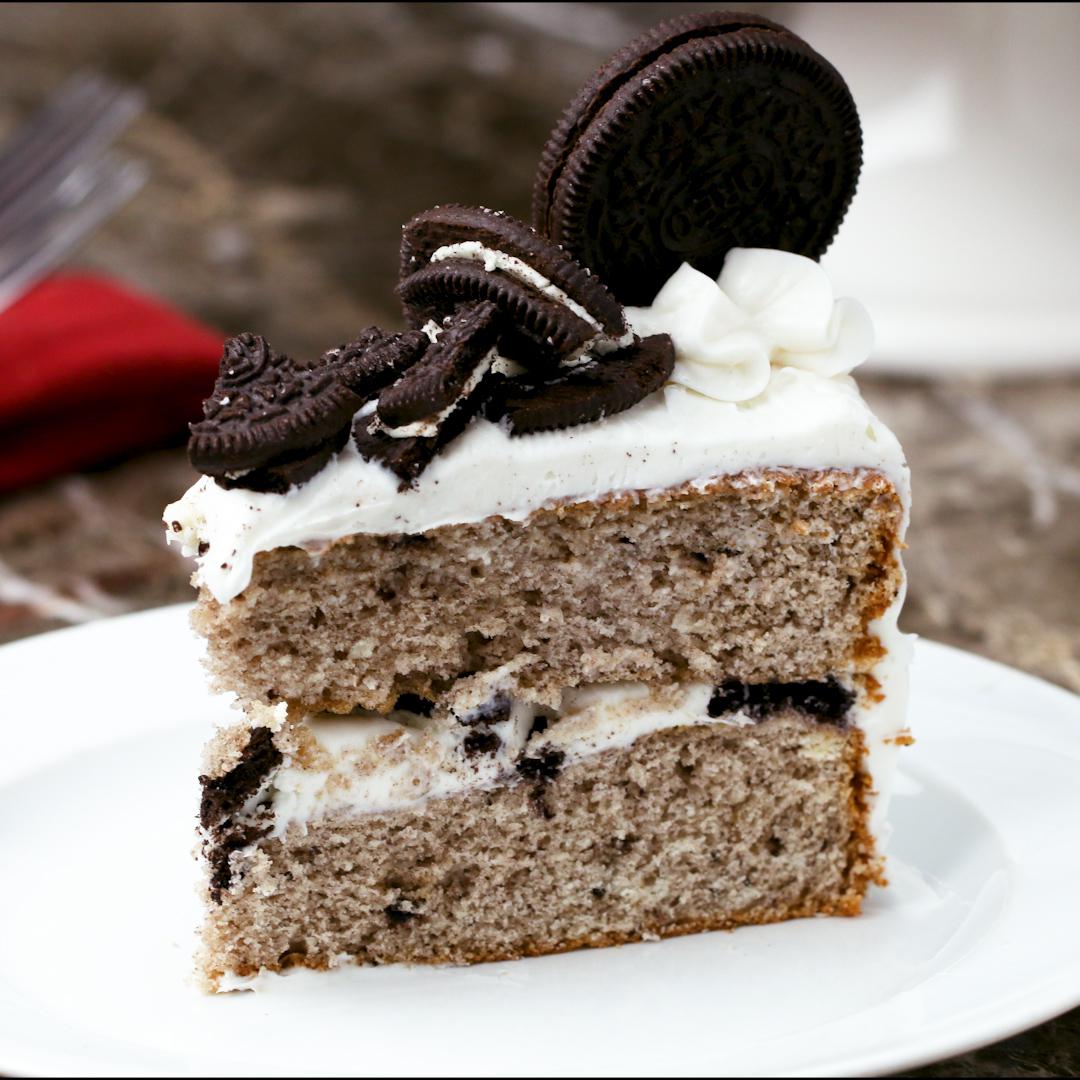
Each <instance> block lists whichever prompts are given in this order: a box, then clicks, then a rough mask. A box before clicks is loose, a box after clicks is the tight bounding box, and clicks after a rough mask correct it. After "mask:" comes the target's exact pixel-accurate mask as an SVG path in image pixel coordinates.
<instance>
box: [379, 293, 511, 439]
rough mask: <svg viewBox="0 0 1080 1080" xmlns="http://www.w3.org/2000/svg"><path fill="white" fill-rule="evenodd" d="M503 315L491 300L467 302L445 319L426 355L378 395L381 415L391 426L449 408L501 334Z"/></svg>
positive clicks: (414, 420) (465, 390)
mask: <svg viewBox="0 0 1080 1080" xmlns="http://www.w3.org/2000/svg"><path fill="white" fill-rule="evenodd" d="M502 323H503V317H502V315H501V314H500V312H499V309H498V308H497V307H496V306H495V305H494V304H492V303H488V302H481V303H478V304H474V305H473V306H472V307H469V308H466V309H464V310H463V311H462V313H461V314H460V315H458V316H456V317H455V318H453V319H451V321H450V322H449V323H448V324H446V325H445V327H444V328H443V330H442V331H441V333H440V334H439V337H438V339H437V340H436V341H435V343H434V344H433V345H430V346H429V347H428V349H427V351H426V353H425V354H424V358H423V361H422V362H421V363H418V364H413V365H412V367H410V368H409V370H408V371H407V372H406V373H405V374H404V375H402V377H401V378H400V379H398V381H397V382H395V383H394V384H393V385H392V386H390V387H388V388H387V389H386V390H384V391H383V392H382V393H381V394H380V395H379V406H378V412H379V419H380V420H381V421H382V423H383V424H385V425H386V427H388V428H399V427H406V426H407V425H409V424H415V423H418V422H421V421H424V420H427V419H429V418H432V417H438V416H439V415H440V414H441V413H443V412H445V411H446V410H447V409H449V408H450V407H451V406H452V405H453V404H454V403H455V402H456V401H457V400H458V399H459V398H460V397H462V396H463V395H464V394H465V393H466V392H467V391H468V389H469V383H470V381H472V380H473V379H474V378H475V376H476V375H477V373H478V372H479V374H480V376H481V378H482V377H483V375H484V374H486V372H483V371H479V368H480V366H481V365H482V364H484V363H485V362H486V363H487V364H488V366H489V367H490V353H491V350H492V349H493V348H494V347H495V343H496V342H497V341H498V340H499V334H500V332H501V330H502Z"/></svg>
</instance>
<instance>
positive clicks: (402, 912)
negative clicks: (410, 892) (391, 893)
mask: <svg viewBox="0 0 1080 1080" xmlns="http://www.w3.org/2000/svg"><path fill="white" fill-rule="evenodd" d="M419 908H420V905H419V904H417V903H416V902H415V901H413V900H407V899H401V900H395V901H394V903H392V904H389V905H388V906H387V907H385V908H383V912H384V914H385V915H386V917H387V919H388V920H389V921H390V925H391V926H404V925H405V924H406V923H408V922H411V921H412V920H413V919H419V918H420V916H421V915H422V914H423V912H422V911H420V910H419Z"/></svg>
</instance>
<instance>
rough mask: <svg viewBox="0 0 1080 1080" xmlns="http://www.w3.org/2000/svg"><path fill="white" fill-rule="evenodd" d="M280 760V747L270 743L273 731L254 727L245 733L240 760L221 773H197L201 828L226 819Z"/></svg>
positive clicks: (261, 783)
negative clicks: (204, 774)
mask: <svg viewBox="0 0 1080 1080" xmlns="http://www.w3.org/2000/svg"><path fill="white" fill-rule="evenodd" d="M281 762H282V754H281V751H280V750H279V749H278V748H277V747H276V746H275V745H274V733H273V732H272V731H271V730H270V729H269V728H266V727H258V728H255V729H254V730H253V731H252V732H251V734H250V735H249V736H248V741H247V746H245V747H244V750H243V752H242V753H241V755H240V760H239V762H237V764H236V765H234V766H233V767H232V768H231V769H230V770H229V771H228V772H227V773H225V775H224V776H216V777H213V778H210V777H209V776H200V777H199V783H200V784H201V785H202V800H201V802H200V804H199V821H200V822H201V824H202V827H203V828H204V829H214V828H216V827H217V826H218V825H220V824H221V823H222V822H223V821H226V820H228V819H229V818H231V817H232V815H233V814H235V813H236V812H237V811H238V810H239V809H240V808H241V807H242V806H243V805H244V803H246V802H247V801H248V799H250V798H251V796H252V795H254V794H255V793H256V792H257V791H258V790H259V788H261V787H262V785H263V782H264V781H265V780H266V778H267V776H269V775H270V773H271V772H272V771H273V770H274V769H276V768H277V767H278V765H280V764H281Z"/></svg>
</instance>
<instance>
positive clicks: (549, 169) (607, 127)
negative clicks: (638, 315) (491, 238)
mask: <svg viewBox="0 0 1080 1080" xmlns="http://www.w3.org/2000/svg"><path fill="white" fill-rule="evenodd" d="M861 161H862V140H861V134H860V129H859V120H858V114H857V112H856V109H855V104H854V102H853V101H852V98H851V94H850V92H849V91H848V88H847V85H846V84H845V83H844V80H843V79H842V78H841V77H840V75H839V74H838V73H837V72H836V70H835V69H834V68H833V67H832V65H831V64H829V63H828V61H826V60H825V59H824V58H822V57H821V56H819V55H818V54H817V53H816V52H815V51H814V50H813V49H811V48H810V46H809V45H807V44H806V43H805V42H804V41H802V40H801V39H800V38H798V37H796V36H795V35H794V34H792V33H791V32H790V31H787V30H785V29H783V28H782V27H780V26H778V25H777V24H775V23H772V22H770V21H769V20H767V19H762V18H761V17H759V16H754V15H744V14H741V13H737V12H736V13H719V14H711V15H691V16H687V17H685V18H683V19H677V20H673V21H672V22H669V23H665V24H662V25H661V26H659V27H657V28H656V29H655V30H653V31H651V32H650V33H648V34H646V35H645V36H644V37H642V38H639V39H638V40H637V41H636V42H634V43H632V44H631V45H629V46H627V47H626V48H625V49H623V50H621V51H620V52H619V53H618V54H616V56H615V57H613V58H612V60H611V61H609V62H608V64H606V65H605V66H604V67H603V68H601V70H600V71H599V72H598V73H597V75H596V76H595V77H594V78H593V79H592V80H590V82H589V83H587V84H586V86H585V87H584V88H583V89H582V91H581V92H580V93H579V95H578V96H577V98H575V99H574V101H573V103H572V104H571V106H570V107H569V108H568V109H567V111H566V112H565V113H564V115H563V118H562V120H561V121H560V123H559V124H558V126H557V127H556V128H555V130H554V132H553V133H552V135H551V137H550V139H549V140H548V143H547V146H546V147H545V149H544V152H543V155H542V158H541V165H540V170H539V174H538V177H537V182H536V187H535V190H534V195H533V221H534V224H535V225H536V228H537V230H538V231H539V232H542V233H545V234H546V235H547V236H548V237H549V238H550V239H552V240H553V241H555V242H557V243H559V244H561V245H563V246H564V247H565V248H566V249H567V250H568V251H569V252H570V253H571V254H572V255H574V256H575V257H576V258H577V259H578V261H579V262H581V263H582V264H583V265H586V266H588V267H590V269H591V270H592V271H593V272H594V273H596V274H598V275H599V276H600V277H601V278H602V279H603V280H604V281H605V282H606V283H607V284H608V285H609V286H610V288H611V289H612V291H613V292H614V293H615V295H616V296H617V297H618V298H619V300H621V301H622V302H623V303H626V304H649V303H651V302H652V300H653V298H654V296H655V295H656V293H657V292H658V291H659V289H660V287H661V286H662V285H663V283H664V282H665V281H666V280H667V279H668V278H669V277H670V276H671V274H672V273H673V272H674V271H675V270H676V269H677V268H678V267H679V265H680V264H681V263H682V262H689V263H691V264H692V265H693V266H695V267H696V268H697V269H699V270H701V271H703V272H704V273H706V274H709V275H710V276H716V275H718V274H719V272H720V269H721V267H722V265H723V261H724V256H725V255H726V254H727V252H728V251H729V250H731V248H733V247H771V248H780V249H783V250H786V251H794V252H798V253H800V254H803V255H808V256H810V257H812V258H818V257H820V256H821V255H822V254H823V252H824V251H825V249H826V248H827V247H828V245H829V243H830V242H831V240H832V238H833V236H834V235H835V233H836V230H837V228H838V227H839V225H840V222H841V220H842V219H843V217H844V214H845V213H846V212H847V208H848V205H849V203H850V201H851V197H852V195H853V194H854V191H855V186H856V183H857V180H858V175H859V168H860V165H861Z"/></svg>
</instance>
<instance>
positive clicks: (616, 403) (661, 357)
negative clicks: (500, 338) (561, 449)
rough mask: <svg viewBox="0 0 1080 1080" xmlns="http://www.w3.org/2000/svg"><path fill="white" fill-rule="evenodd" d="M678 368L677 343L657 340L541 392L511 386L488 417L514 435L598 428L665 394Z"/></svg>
mask: <svg viewBox="0 0 1080 1080" xmlns="http://www.w3.org/2000/svg"><path fill="white" fill-rule="evenodd" d="M674 366H675V346H674V344H673V343H672V340H671V338H670V337H668V335H667V334H656V335H654V336H653V337H647V338H643V339H642V340H641V341H638V342H636V343H635V344H633V345H629V346H627V347H626V348H625V349H620V350H619V351H618V352H614V353H610V354H608V355H607V356H604V357H601V358H600V359H598V360H594V361H593V362H592V363H589V364H585V365H583V366H582V367H580V368H577V369H574V370H572V371H571V372H570V373H569V374H567V375H565V376H564V377H563V378H561V379H558V380H555V381H552V382H549V383H546V384H543V385H540V386H535V385H534V386H527V385H523V384H521V383H519V382H515V381H510V380H508V381H507V382H505V383H504V384H503V385H502V386H501V387H500V389H499V392H498V396H497V397H496V398H495V399H493V400H492V402H491V406H490V407H489V411H488V414H489V416H492V418H493V419H494V418H495V417H496V416H501V417H503V418H504V420H505V423H506V425H507V427H508V429H509V431H510V434H511V435H528V434H530V433H532V432H536V431H553V430H556V429H558V428H568V427H574V426H575V425H577V424H588V423H592V422H593V421H594V420H601V419H603V417H605V416H613V415H614V414H615V413H620V412H624V411H625V410H626V409H630V408H633V406H635V405H636V404H637V403H638V402H639V401H641V400H642V399H643V398H645V397H647V396H648V395H649V394H651V393H653V391H655V390H659V389H660V387H661V386H663V385H664V383H665V382H666V381H667V380H668V378H669V377H670V375H671V372H672V369H673V368H674Z"/></svg>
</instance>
